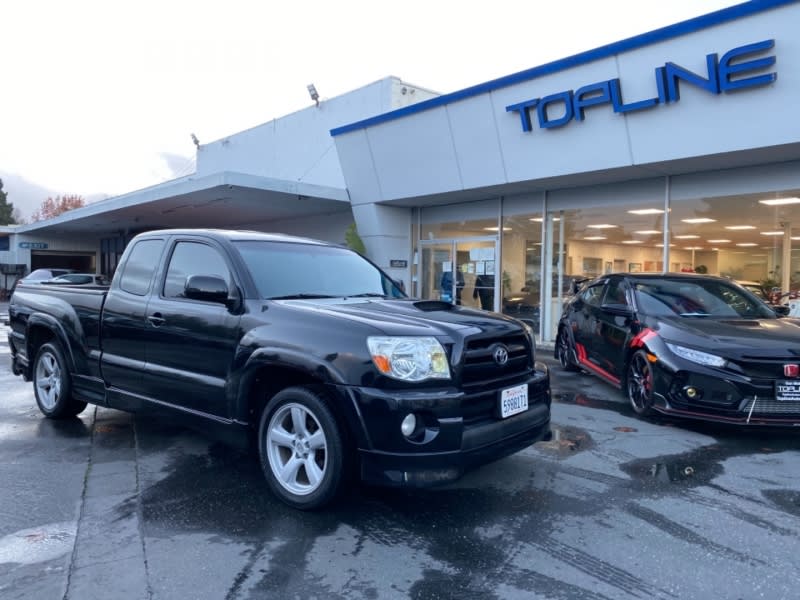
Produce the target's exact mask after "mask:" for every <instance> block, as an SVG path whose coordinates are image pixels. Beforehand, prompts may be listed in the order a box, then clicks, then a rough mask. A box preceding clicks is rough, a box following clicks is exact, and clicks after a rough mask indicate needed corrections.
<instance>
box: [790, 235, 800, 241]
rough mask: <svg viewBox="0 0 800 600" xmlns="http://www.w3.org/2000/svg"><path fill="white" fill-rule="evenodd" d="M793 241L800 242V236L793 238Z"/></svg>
mask: <svg viewBox="0 0 800 600" xmlns="http://www.w3.org/2000/svg"><path fill="white" fill-rule="evenodd" d="M792 239H793V240H800V236H792Z"/></svg>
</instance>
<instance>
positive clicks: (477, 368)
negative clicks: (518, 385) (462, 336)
mask: <svg viewBox="0 0 800 600" xmlns="http://www.w3.org/2000/svg"><path fill="white" fill-rule="evenodd" d="M495 344H503V345H504V346H505V347H506V348H507V349H508V362H507V363H506V364H505V365H502V366H500V365H498V364H497V363H496V362H495V360H494V356H493V350H494V347H495ZM531 355H532V353H531V347H530V342H529V341H528V338H527V337H526V336H525V335H524V334H522V333H520V334H513V335H507V336H503V337H493V338H477V339H470V340H468V341H467V346H466V348H465V349H464V356H463V359H462V365H461V382H462V384H463V385H464V386H469V387H472V386H475V385H477V384H483V385H492V384H495V383H502V382H503V380H507V379H512V378H514V377H517V376H519V375H522V374H524V373H527V372H528V371H530V369H531V368H532V366H533V361H532V360H531Z"/></svg>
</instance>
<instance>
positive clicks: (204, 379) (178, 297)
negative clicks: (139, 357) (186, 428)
mask: <svg viewBox="0 0 800 600" xmlns="http://www.w3.org/2000/svg"><path fill="white" fill-rule="evenodd" d="M192 275H213V276H215V277H220V278H222V279H224V280H225V281H226V282H227V283H228V287H229V289H230V288H231V287H232V286H234V285H236V282H235V279H234V277H233V272H232V269H231V267H230V265H229V264H228V261H227V260H226V258H225V254H224V253H223V252H222V250H221V249H220V248H219V247H217V246H216V245H214V244H212V243H211V242H209V241H207V240H202V239H185V238H184V239H179V240H177V241H176V243H175V244H174V245H173V248H172V252H171V254H170V256H169V262H168V264H167V268H166V269H165V273H164V277H163V278H159V287H158V289H157V290H155V291H154V292H153V294H152V296H151V298H150V302H149V303H148V306H147V314H146V321H147V327H146V335H145V337H146V341H147V351H146V355H147V365H146V367H145V387H146V395H147V396H149V397H151V398H155V399H158V400H160V401H162V402H168V403H170V404H176V405H178V406H181V407H184V408H189V409H192V410H195V411H200V412H203V413H206V414H213V415H218V416H226V417H227V416H228V414H227V413H228V410H227V403H226V398H225V383H226V380H227V378H228V373H229V371H230V368H231V364H232V362H233V358H234V354H235V352H236V348H237V346H238V343H239V339H240V337H241V336H240V334H239V321H240V317H239V316H237V315H235V314H232V313H231V311H230V310H229V309H228V307H227V306H225V305H224V304H221V303H219V302H210V301H201V300H195V299H190V298H186V297H185V296H184V288H185V285H186V281H187V279H188V278H189V277H190V276H192ZM162 279H163V280H162Z"/></svg>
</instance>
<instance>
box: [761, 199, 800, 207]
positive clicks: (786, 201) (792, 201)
mask: <svg viewBox="0 0 800 600" xmlns="http://www.w3.org/2000/svg"><path fill="white" fill-rule="evenodd" d="M758 202H759V203H760V204H766V205H767V206H783V205H784V204H800V198H775V199H773V200H759V201H758Z"/></svg>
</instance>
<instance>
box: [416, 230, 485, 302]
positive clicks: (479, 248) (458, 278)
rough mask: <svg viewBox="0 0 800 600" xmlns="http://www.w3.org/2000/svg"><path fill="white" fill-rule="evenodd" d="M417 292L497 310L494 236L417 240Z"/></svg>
mask: <svg viewBox="0 0 800 600" xmlns="http://www.w3.org/2000/svg"><path fill="white" fill-rule="evenodd" d="M421 248H422V269H421V286H420V296H421V297H422V298H423V299H425V300H443V301H445V302H451V303H453V304H459V305H462V306H469V307H473V308H482V309H484V310H494V311H498V310H499V308H500V306H499V299H498V296H499V294H498V285H499V280H498V279H497V278H496V277H495V265H497V264H498V263H497V260H498V252H497V238H495V237H481V238H462V239H458V240H435V241H429V242H428V241H426V242H422V243H421Z"/></svg>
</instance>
